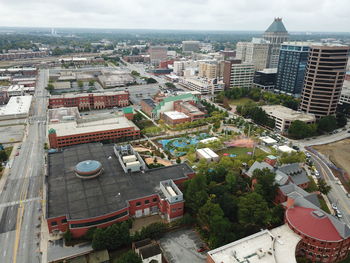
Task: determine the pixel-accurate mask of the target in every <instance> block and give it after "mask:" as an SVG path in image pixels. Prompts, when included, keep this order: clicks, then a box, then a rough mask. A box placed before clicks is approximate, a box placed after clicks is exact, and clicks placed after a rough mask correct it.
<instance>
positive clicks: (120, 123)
mask: <svg viewBox="0 0 350 263" xmlns="http://www.w3.org/2000/svg"><path fill="white" fill-rule="evenodd" d="M48 114H49V124H48V129H49V134H48V137H49V143H50V147H51V148H62V147H67V146H70V145H75V144H82V143H89V142H99V141H113V142H118V141H125V140H133V139H137V138H139V137H140V129H139V128H138V127H137V126H136V125H135V124H134V123H133V122H132V121H130V119H131V118H132V117H133V111H130V110H129V109H128V108H126V109H124V110H123V113H120V114H119V115H113V114H109V115H106V116H105V115H102V116H97V117H96V116H93V117H84V118H83V117H81V116H80V114H79V111H78V108H77V107H70V108H57V109H51V110H49V112H48Z"/></svg>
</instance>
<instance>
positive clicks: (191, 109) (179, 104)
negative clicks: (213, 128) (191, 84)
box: [174, 101, 206, 121]
mask: <svg viewBox="0 0 350 263" xmlns="http://www.w3.org/2000/svg"><path fill="white" fill-rule="evenodd" d="M174 110H176V111H179V112H182V113H184V114H186V115H187V116H189V117H190V119H191V121H195V120H198V119H203V118H205V115H206V114H205V113H204V112H202V111H200V110H199V109H198V108H197V107H196V105H195V103H194V102H193V101H175V102H174Z"/></svg>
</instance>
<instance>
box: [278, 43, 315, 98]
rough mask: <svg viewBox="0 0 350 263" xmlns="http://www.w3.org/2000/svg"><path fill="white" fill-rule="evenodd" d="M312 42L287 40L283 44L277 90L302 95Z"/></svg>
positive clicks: (279, 61)
mask: <svg viewBox="0 0 350 263" xmlns="http://www.w3.org/2000/svg"><path fill="white" fill-rule="evenodd" d="M309 45H310V43H304V42H286V43H283V44H282V45H281V49H280V54H279V60H278V70H277V80H276V88H275V91H276V92H279V93H286V94H289V95H293V96H295V97H300V95H301V90H302V88H303V83H304V76H305V70H306V64H307V60H308V56H309V50H310V47H309Z"/></svg>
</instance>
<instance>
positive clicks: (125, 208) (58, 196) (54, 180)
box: [46, 143, 195, 237]
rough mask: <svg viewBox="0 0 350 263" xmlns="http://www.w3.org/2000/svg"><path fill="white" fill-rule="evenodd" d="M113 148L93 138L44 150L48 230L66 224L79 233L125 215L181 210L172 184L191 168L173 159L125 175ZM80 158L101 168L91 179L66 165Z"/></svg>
mask: <svg viewBox="0 0 350 263" xmlns="http://www.w3.org/2000/svg"><path fill="white" fill-rule="evenodd" d="M116 149H117V148H116V147H114V146H113V145H102V144H99V143H93V144H83V145H78V146H73V147H70V148H67V149H65V150H63V151H61V152H57V153H53V154H49V155H48V172H47V173H48V176H47V208H46V219H47V223H48V228H49V232H50V233H53V232H65V231H66V230H67V229H69V230H70V231H71V233H72V234H73V236H74V237H80V236H82V235H84V234H85V233H86V231H87V230H88V229H89V228H92V227H99V228H102V227H107V226H109V225H111V224H114V223H116V222H120V221H124V220H127V219H129V218H131V217H136V218H137V217H142V216H148V215H154V214H159V215H160V216H161V217H162V218H164V219H166V220H168V221H172V220H174V219H177V218H179V217H181V216H182V215H183V213H184V200H183V195H182V192H181V190H180V189H179V188H178V187H180V188H181V185H182V183H183V182H184V181H186V180H188V179H189V178H192V177H193V176H194V175H195V173H194V171H193V170H192V169H191V167H189V166H188V165H187V164H178V165H173V166H168V167H162V168H157V169H147V168H142V169H141V170H140V171H136V172H132V173H129V172H128V173H127V174H126V173H125V171H124V170H123V165H122V164H121V158H120V156H119V155H118V154H117V153H116V152H117V151H118V150H116ZM127 154H128V155H129V154H130V153H129V152H127ZM129 156H130V155H129ZM137 158H138V161H139V162H140V165H141V166H142V167H144V165H143V164H144V163H143V164H142V162H143V161H142V159H139V156H138V157H137ZM84 160H97V161H98V162H99V163H100V164H101V166H102V169H103V172H102V173H101V174H100V175H99V176H98V177H96V178H92V179H81V178H79V177H77V176H76V174H75V173H74V169H72V166H73V167H74V165H76V164H77V163H79V162H82V161H84ZM85 162H86V163H89V162H90V161H85ZM91 163H92V162H91ZM87 168H88V167H83V169H84V170H85V169H87ZM90 168H91V169H92V170H93V169H94V167H90ZM155 189H158V190H155Z"/></svg>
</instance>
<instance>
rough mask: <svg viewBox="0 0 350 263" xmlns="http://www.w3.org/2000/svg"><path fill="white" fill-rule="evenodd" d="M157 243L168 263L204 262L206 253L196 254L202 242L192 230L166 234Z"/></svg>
mask: <svg viewBox="0 0 350 263" xmlns="http://www.w3.org/2000/svg"><path fill="white" fill-rule="evenodd" d="M159 241H160V245H161V247H162V250H163V252H164V256H165V258H166V259H167V260H168V263H184V262H190V263H203V262H205V261H206V260H205V259H206V252H202V253H199V252H197V250H198V249H199V248H200V247H201V246H202V245H203V242H202V241H201V239H200V238H199V236H198V234H197V233H196V232H194V231H193V230H192V229H185V230H183V229H182V230H178V231H175V232H170V233H167V234H166V235H165V236H164V237H163V238H161V239H160V240H159Z"/></svg>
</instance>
